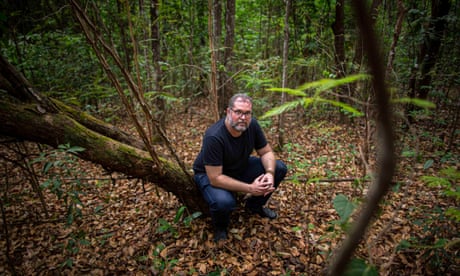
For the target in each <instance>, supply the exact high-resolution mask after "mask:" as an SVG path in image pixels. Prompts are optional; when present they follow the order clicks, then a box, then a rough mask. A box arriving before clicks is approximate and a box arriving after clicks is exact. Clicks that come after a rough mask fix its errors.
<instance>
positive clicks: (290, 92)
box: [267, 87, 307, 97]
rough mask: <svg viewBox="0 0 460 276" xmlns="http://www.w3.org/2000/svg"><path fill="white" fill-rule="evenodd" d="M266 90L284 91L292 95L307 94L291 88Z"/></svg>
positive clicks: (270, 89)
mask: <svg viewBox="0 0 460 276" xmlns="http://www.w3.org/2000/svg"><path fill="white" fill-rule="evenodd" d="M267 90H268V91H273V92H285V93H288V94H289V95H293V96H300V97H306V96H307V94H305V92H303V91H302V90H300V89H292V88H276V87H275V88H268V89H267Z"/></svg>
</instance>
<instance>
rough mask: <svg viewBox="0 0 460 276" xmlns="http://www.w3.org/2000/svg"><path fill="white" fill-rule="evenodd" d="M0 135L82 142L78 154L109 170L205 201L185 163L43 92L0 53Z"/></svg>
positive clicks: (189, 200) (190, 203)
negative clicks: (148, 147) (184, 166)
mask: <svg viewBox="0 0 460 276" xmlns="http://www.w3.org/2000/svg"><path fill="white" fill-rule="evenodd" d="M0 120H1V121H2V123H1V124H0V135H4V136H9V137H13V138H16V139H20V140H26V141H32V142H37V143H41V144H46V145H49V146H52V147H57V146H59V145H61V144H67V143H69V144H71V145H73V146H80V147H82V148H84V149H85V150H84V151H82V152H80V153H78V154H79V157H80V158H82V159H85V160H88V161H90V162H92V163H95V164H99V165H101V166H102V167H103V168H105V169H106V170H108V171H111V172H121V173H123V174H125V175H128V176H130V177H134V178H138V179H142V180H143V181H146V182H150V183H154V184H156V185H157V186H159V187H161V188H163V189H164V190H166V191H168V192H170V193H172V194H174V195H175V196H176V197H177V198H178V199H179V201H181V202H182V203H183V204H184V205H186V206H187V207H188V208H189V210H190V211H205V210H206V209H207V208H205V204H204V202H203V200H202V197H201V196H200V194H199V190H198V189H197V187H196V186H195V185H194V183H193V180H192V178H191V176H190V174H189V173H187V169H186V168H185V169H184V168H183V165H181V164H178V162H175V161H176V160H171V158H170V157H169V158H166V157H162V156H161V155H160V154H158V153H157V152H155V151H154V152H153V154H154V157H152V154H151V151H153V149H152V148H150V149H149V150H148V149H146V146H145V143H143V141H142V140H141V139H138V138H135V137H133V136H132V135H129V134H127V133H125V132H123V131H122V130H120V129H118V128H117V127H115V126H113V125H110V124H107V123H105V122H103V121H101V120H98V119H97V118H95V117H92V116H91V115H89V114H88V113H85V112H82V111H80V110H78V109H76V108H74V107H72V106H69V105H66V104H64V103H62V102H60V101H59V100H56V99H53V98H50V97H46V96H45V95H43V94H42V93H40V92H39V91H37V90H36V89H34V87H33V86H32V85H31V84H30V83H29V82H28V81H27V79H26V78H25V77H24V76H23V75H22V74H21V73H20V72H19V71H18V70H17V69H16V68H15V67H14V66H13V65H12V64H10V63H9V62H8V61H7V60H6V59H5V58H4V57H2V56H0Z"/></svg>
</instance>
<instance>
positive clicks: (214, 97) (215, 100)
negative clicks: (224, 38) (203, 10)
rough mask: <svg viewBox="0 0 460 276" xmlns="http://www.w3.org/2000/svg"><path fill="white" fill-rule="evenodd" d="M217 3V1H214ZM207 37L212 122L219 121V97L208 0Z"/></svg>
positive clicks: (211, 5) (214, 37)
mask: <svg viewBox="0 0 460 276" xmlns="http://www.w3.org/2000/svg"><path fill="white" fill-rule="evenodd" d="M215 1H218V0H215ZM208 11H209V16H208V35H209V49H210V52H211V80H210V82H211V83H210V92H211V93H210V95H211V105H212V108H211V110H212V113H213V114H212V115H213V118H214V120H218V119H219V117H220V116H219V97H218V94H217V74H218V72H217V60H218V53H217V50H216V32H215V27H216V26H215V25H214V22H215V20H214V16H215V15H214V11H215V10H214V1H213V0H208Z"/></svg>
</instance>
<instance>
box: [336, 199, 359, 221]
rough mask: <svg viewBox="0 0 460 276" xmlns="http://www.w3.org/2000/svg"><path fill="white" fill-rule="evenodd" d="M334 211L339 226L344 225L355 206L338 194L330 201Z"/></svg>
mask: <svg viewBox="0 0 460 276" xmlns="http://www.w3.org/2000/svg"><path fill="white" fill-rule="evenodd" d="M332 203H333V206H334V209H335V211H336V212H337V213H338V214H339V217H340V219H339V221H338V222H339V224H340V225H346V224H347V222H348V221H349V219H350V217H351V215H352V214H353V211H354V210H355V208H356V205H355V204H354V203H353V202H351V201H350V200H348V198H347V197H346V196H345V195H344V194H338V195H337V196H336V197H335V198H334V200H333V201H332Z"/></svg>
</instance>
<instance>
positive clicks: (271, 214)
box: [248, 207, 278, 219]
mask: <svg viewBox="0 0 460 276" xmlns="http://www.w3.org/2000/svg"><path fill="white" fill-rule="evenodd" d="M248 210H249V212H250V213H251V214H258V215H259V216H261V217H263V218H269V219H275V218H276V217H277V216H278V215H277V214H276V212H275V211H273V210H271V209H269V208H266V207H260V208H256V209H248Z"/></svg>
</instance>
